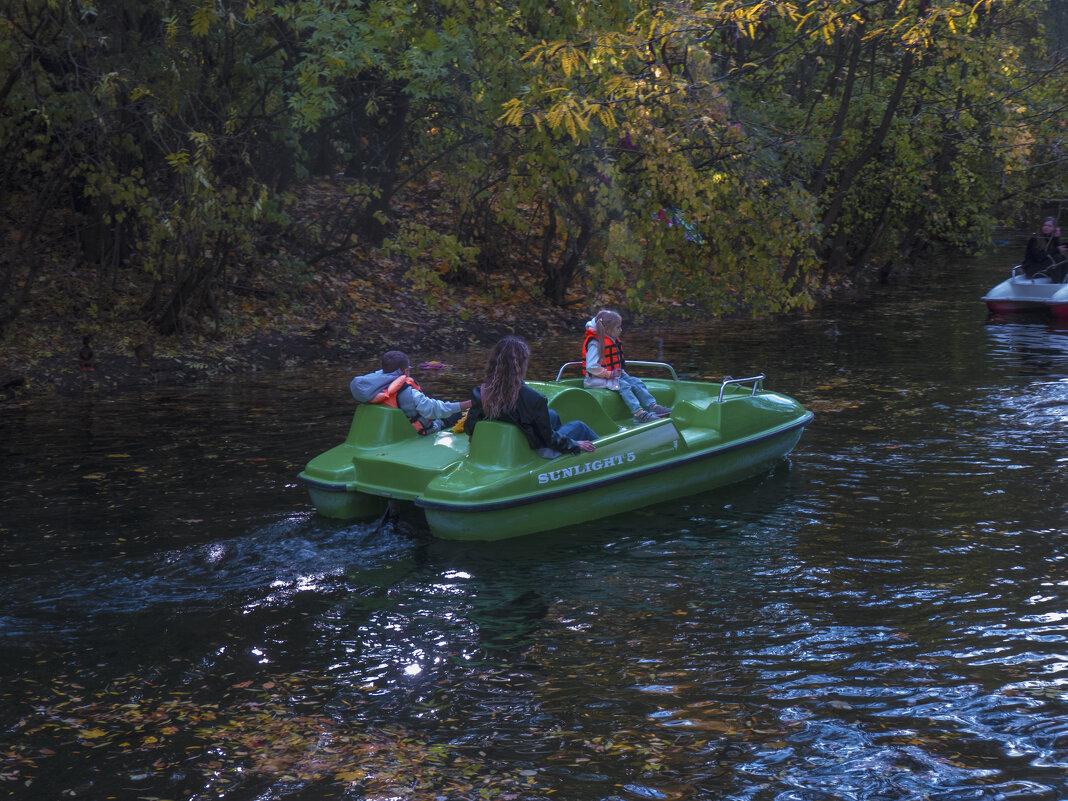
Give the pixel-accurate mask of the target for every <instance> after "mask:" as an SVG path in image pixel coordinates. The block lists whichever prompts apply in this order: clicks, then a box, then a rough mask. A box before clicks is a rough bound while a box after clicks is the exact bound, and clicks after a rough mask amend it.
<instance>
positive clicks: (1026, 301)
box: [983, 264, 1068, 320]
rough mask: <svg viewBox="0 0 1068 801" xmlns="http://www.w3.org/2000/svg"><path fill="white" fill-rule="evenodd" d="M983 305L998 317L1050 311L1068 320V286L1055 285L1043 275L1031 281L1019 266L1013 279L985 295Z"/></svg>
mask: <svg viewBox="0 0 1068 801" xmlns="http://www.w3.org/2000/svg"><path fill="white" fill-rule="evenodd" d="M983 302H984V303H986V305H987V308H988V309H990V311H992V312H994V313H995V314H1009V313H1012V312H1023V311H1042V310H1046V309H1048V310H1049V311H1050V312H1052V313H1053V316H1054V317H1057V318H1059V319H1062V320H1068V284H1066V283H1054V282H1052V281H1050V279H1049V276H1046V275H1042V274H1041V273H1039V274H1037V275H1035V276H1032V277H1031V278H1028V277H1027V276H1026V275H1024V272H1023V269H1022V268H1021V267H1020V265H1018V264H1017V265H1016V266H1015V267H1013V268H1012V275H1010V276H1009V277H1008V278H1006V279H1005V280H1004V281H1002V282H1001V283H1000V284H998V285H997V286H995V287H994V288H993V289H991V290H990V291H989V292H987V293H986V294H985V295H983Z"/></svg>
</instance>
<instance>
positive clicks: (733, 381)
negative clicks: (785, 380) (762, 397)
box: [716, 373, 767, 403]
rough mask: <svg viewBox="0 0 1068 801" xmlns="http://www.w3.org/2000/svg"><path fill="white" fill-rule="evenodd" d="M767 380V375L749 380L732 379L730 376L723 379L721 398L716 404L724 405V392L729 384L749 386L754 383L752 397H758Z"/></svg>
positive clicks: (754, 376)
mask: <svg viewBox="0 0 1068 801" xmlns="http://www.w3.org/2000/svg"><path fill="white" fill-rule="evenodd" d="M765 378H767V376H766V375H764V374H763V373H761V374H760V375H753V376H749V378H731V377H730V376H729V375H728V376H724V377H723V382H722V384H721V385H720V388H719V397H718V398H717V399H716V403H723V391H724V390H725V389H726V388H727V385H728V384H748V383H749V382H750V381H752V382H753V391H752V392H751V393H749V394H750V395H756V394H757V390H758V389H763V387H762V386H761V382H762V381H763V380H764V379H765Z"/></svg>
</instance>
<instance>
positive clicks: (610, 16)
mask: <svg viewBox="0 0 1068 801" xmlns="http://www.w3.org/2000/svg"><path fill="white" fill-rule="evenodd" d="M1046 5H1047V3H1046V2H1044V1H1043V0H1022V1H1021V2H1017V3H1003V2H996V1H995V0H979V2H976V3H957V2H949V1H948V0H907V1H906V2H898V1H897V0H894V2H890V1H889V0H884V1H883V2H874V3H866V4H863V5H862V6H859V7H857V6H855V5H853V4H842V3H827V2H825V1H824V0H807V1H802V0H795V2H772V1H771V0H758V2H752V3H746V4H736V3H710V4H704V5H700V6H688V5H685V4H682V5H673V6H663V7H661V6H648V7H645V6H635V5H633V4H631V3H628V2H624V1H623V0H617V1H616V2H608V3H590V2H588V0H565V2H563V3H556V4H554V5H553V6H552V7H551V8H548V7H545V6H544V5H543V4H538V3H533V2H530V1H529V0H477V1H476V2H475V3H474V4H471V3H467V2H461V0H441V2H438V3H435V4H432V5H431V4H414V5H413V4H409V5H397V4H395V3H388V2H384V0H373V1H372V2H355V0H343V1H342V2H338V3H332V4H323V3H320V2H312V0H253V2H247V3H234V2H231V1H230V0H226V1H225V2H223V3H207V4H206V3H204V2H203V0H179V2H177V3H167V4H162V3H159V2H148V3H133V2H131V0H124V2H119V3H113V4H109V5H104V6H93V5H84V4H83V5H81V6H71V5H69V4H56V3H52V2H47V0H30V2H27V3H23V4H19V5H17V6H10V8H9V9H8V10H7V12H6V13H5V15H3V16H2V17H0V75H2V80H0V143H2V144H3V151H2V155H0V176H2V178H3V181H2V182H0V186H2V187H3V190H2V191H3V193H4V195H3V198H4V200H5V201H6V202H5V206H6V208H9V209H13V210H14V211H13V213H12V214H11V215H9V222H7V223H5V225H7V226H9V230H8V231H7V232H6V234H5V236H4V237H3V240H2V242H3V247H2V249H0V297H3V298H4V300H3V301H2V302H0V335H2V332H3V329H4V327H5V326H6V325H7V324H8V323H9V322H10V321H11V319H13V317H14V315H16V314H17V313H18V310H19V308H20V305H21V303H22V301H23V299H24V298H25V293H26V292H27V291H28V289H29V287H30V286H31V285H32V283H33V280H34V277H35V275H36V273H37V271H38V270H39V268H40V258H38V257H37V256H36V255H35V254H36V253H37V252H38V251H40V243H41V237H42V236H44V233H43V232H44V231H45V230H47V228H48V225H47V223H48V222H49V221H50V220H54V219H55V218H56V216H57V215H58V214H63V213H66V214H72V215H75V219H76V221H77V224H76V225H75V226H74V230H76V231H77V237H78V246H79V249H80V253H79V254H78V259H79V260H80V261H81V262H83V263H84V264H85V265H87V266H90V267H92V268H94V269H98V270H99V271H100V272H101V276H102V277H103V278H106V279H109V280H103V281H101V283H100V286H101V297H99V298H94V299H92V300H93V301H104V300H105V297H104V295H105V294H106V293H108V292H111V291H114V288H116V287H120V286H123V285H124V283H123V282H122V281H120V280H119V277H120V276H130V277H136V276H146V275H147V276H150V277H151V278H152V279H153V281H152V285H151V287H150V289H149V290H148V291H147V295H146V296H145V297H144V298H143V299H142V300H143V304H142V305H143V309H144V313H145V315H146V316H147V317H148V318H149V319H150V320H151V321H152V322H153V324H155V325H156V326H157V328H159V329H160V330H161V331H163V332H170V331H181V330H185V329H186V328H187V327H188V326H189V325H192V324H195V323H196V321H197V320H198V319H199V318H200V317H201V316H202V315H203V314H205V313H206V314H208V315H209V316H210V317H213V318H214V319H215V320H216V323H218V319H219V318H218V308H219V305H220V303H222V302H223V301H224V300H225V297H226V295H227V292H228V291H229V289H228V287H229V286H230V284H231V283H232V281H231V279H230V278H229V276H233V275H234V273H235V271H242V272H243V273H245V274H247V273H249V272H250V271H252V272H254V271H255V270H256V269H257V268H256V265H257V263H259V262H262V261H264V259H265V257H266V255H267V254H268V253H269V254H270V257H271V258H276V259H277V258H282V259H290V260H293V261H295V262H304V263H308V264H312V263H316V262H318V261H320V260H322V259H325V258H328V257H337V256H338V254H341V253H344V252H346V251H348V250H350V249H351V248H353V247H355V246H356V245H358V244H359V243H361V242H362V243H365V244H370V245H372V246H377V245H379V244H382V243H386V244H387V245H388V247H389V250H388V252H390V253H394V254H398V255H403V257H404V258H405V259H406V261H407V262H408V263H409V264H410V265H412V270H411V272H410V273H409V279H410V280H412V281H414V282H415V283H416V284H417V285H419V286H423V287H429V286H435V285H436V284H437V282H439V281H450V280H458V279H459V278H462V277H464V276H470V275H471V274H472V273H474V274H478V273H482V274H486V275H493V274H497V273H501V272H504V271H508V270H510V269H511V268H512V267H513V265H514V264H516V263H534V264H536V265H537V266H538V268H539V269H540V270H541V274H542V279H543V280H542V287H541V289H542V291H543V292H544V295H545V296H546V297H547V298H548V299H549V300H550V301H552V302H554V303H557V304H566V303H569V302H572V301H574V300H575V299H576V294H575V293H576V292H578V293H579V294H581V293H582V292H588V291H612V290H615V291H624V290H626V293H627V297H629V298H630V302H631V304H632V305H633V306H634V307H635V308H642V307H648V306H656V305H661V304H663V303H666V302H675V303H678V302H681V301H682V300H684V299H700V303H701V305H702V306H703V307H704V308H707V309H711V310H713V311H728V310H732V311H733V310H740V309H748V310H751V311H753V312H762V311H773V310H782V309H790V308H795V307H797V306H805V305H808V304H810V303H812V302H813V300H814V299H815V298H816V297H818V296H819V295H820V294H821V293H823V292H824V291H826V290H828V289H829V288H830V289H833V287H834V286H835V285H837V284H840V283H842V282H850V281H856V280H862V279H863V278H864V277H865V276H866V275H868V274H871V273H874V272H876V271H883V272H886V271H888V270H890V269H893V267H894V266H895V265H896V264H898V263H900V261H901V254H903V253H912V254H922V253H923V252H925V250H927V249H929V247H931V246H934V245H950V246H953V247H958V248H960V247H965V248H973V247H975V243H981V242H983V241H985V240H986V239H987V238H988V237H989V233H990V231H991V228H992V226H993V224H994V221H995V218H996V217H997V216H998V215H1001V216H1008V215H1015V214H1017V213H1018V212H1020V211H1022V210H1026V211H1028V212H1030V211H1031V206H1033V205H1035V204H1036V203H1037V202H1038V201H1040V200H1041V199H1042V198H1059V197H1064V196H1065V193H1066V190H1068V180H1066V178H1065V174H1066V170H1065V163H1066V154H1065V152H1064V148H1063V144H1062V143H1063V137H1064V125H1065V123H1064V118H1063V114H1062V113H1061V112H1060V103H1061V98H1062V94H1063V92H1062V90H1063V87H1062V86H1061V83H1062V82H1061V81H1060V80H1058V78H1059V74H1058V73H1057V72H1056V70H1053V69H1050V67H1051V66H1052V65H1053V64H1054V63H1055V59H1056V54H1055V53H1052V52H1050V51H1049V50H1048V49H1047V48H1049V47H1051V46H1055V45H1056V41H1057V40H1056V38H1049V37H1047V35H1046V32H1045V31H1043V29H1042V28H1041V27H1040V25H1039V23H1038V21H1039V20H1041V19H1042V18H1043V13H1042V12H1043V11H1044V10H1045V8H1046ZM1051 19H1052V20H1054V21H1056V20H1057V19H1059V18H1057V17H1052V18H1051ZM315 175H330V176H338V175H343V176H344V180H345V181H347V182H348V183H349V185H350V186H351V187H352V190H353V191H352V192H351V194H350V200H349V202H347V203H345V204H343V205H342V206H340V207H337V208H334V209H331V210H330V211H329V212H328V213H323V214H319V215H317V216H315V217H314V218H312V219H307V218H305V219H302V220H300V221H290V219H289V218H288V217H287V210H289V209H290V207H291V203H292V194H291V190H292V189H293V187H294V184H295V182H297V181H300V180H303V179H305V178H307V177H309V176H315ZM432 182H437V183H438V186H437V191H439V192H440V197H441V203H440V207H441V208H442V209H443V210H448V211H449V213H448V214H442V215H441V219H440V220H439V221H438V222H436V223H435V225H436V226H437V228H436V229H435V231H434V232H433V234H431V232H430V231H429V229H428V226H427V224H426V223H425V222H419V223H416V222H415V221H414V220H409V219H405V216H404V214H403V212H402V209H404V208H406V206H405V200H404V198H405V195H406V193H409V192H411V191H412V190H413V188H416V187H425V186H427V185H428V184H430V183H432ZM675 214H677V215H680V217H679V219H684V220H685V221H686V225H687V226H691V227H690V228H684V227H682V226H679V225H667V224H666V223H665V219H666V218H671V217H672V215H675ZM441 226H444V228H442V227H441ZM281 251H287V252H285V253H283V252H281ZM417 251H419V252H417ZM134 283H136V282H134ZM653 288H655V291H652V289H653ZM285 289H286V288H282V291H283V292H284V291H285ZM139 291H146V290H144V289H141V290H139Z"/></svg>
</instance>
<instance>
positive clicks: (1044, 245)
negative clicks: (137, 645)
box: [1021, 217, 1068, 281]
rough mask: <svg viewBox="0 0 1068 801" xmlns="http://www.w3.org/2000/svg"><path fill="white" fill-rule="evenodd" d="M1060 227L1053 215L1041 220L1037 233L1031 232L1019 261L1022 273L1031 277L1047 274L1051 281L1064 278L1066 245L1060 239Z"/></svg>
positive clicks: (1067, 255) (1066, 256)
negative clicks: (1022, 257) (1022, 256)
mask: <svg viewBox="0 0 1068 801" xmlns="http://www.w3.org/2000/svg"><path fill="white" fill-rule="evenodd" d="M1059 234H1060V229H1059V228H1058V227H1057V221H1056V220H1055V219H1054V218H1053V217H1047V218H1046V219H1045V220H1043V221H1042V226H1041V227H1040V228H1039V230H1038V233H1034V234H1031V238H1030V239H1028V240H1027V249H1026V250H1025V251H1024V259H1023V262H1022V263H1021V266H1022V267H1023V271H1024V275H1026V276H1027V277H1028V278H1031V277H1033V276H1035V275H1037V274H1039V273H1042V274H1043V275H1048V276H1049V277H1050V280H1051V281H1062V280H1064V264H1063V262H1064V260H1065V258H1068V254H1066V253H1065V251H1066V250H1068V246H1065V245H1062V244H1061V241H1060V236H1059Z"/></svg>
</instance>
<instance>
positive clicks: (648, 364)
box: [556, 359, 763, 381]
mask: <svg viewBox="0 0 1068 801" xmlns="http://www.w3.org/2000/svg"><path fill="white" fill-rule="evenodd" d="M584 364H585V362H565V363H564V364H563V365H562V366H561V367H560V372H558V373H557V374H556V380H557V381H559V380H560V376H562V375H563V374H564V370H566V369H567V368H568V367H582V366H583V365H584ZM632 364H635V365H638V366H639V367H666V368H667V370H668V372H670V373H671V380H672V381H678V380H679V377H678V375H676V374H675V368H674V367H672V366H671V365H670V364H668V363H667V362H638V361H633V360H631V359H627V366H628V367H629V366H630V365H632ZM761 378H763V376H761Z"/></svg>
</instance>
